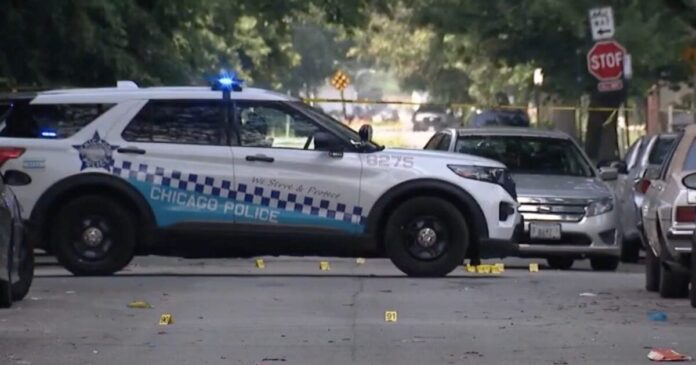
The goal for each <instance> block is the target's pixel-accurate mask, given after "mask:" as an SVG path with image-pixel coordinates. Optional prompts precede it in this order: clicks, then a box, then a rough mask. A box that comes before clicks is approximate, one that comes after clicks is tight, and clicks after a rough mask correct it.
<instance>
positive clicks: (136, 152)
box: [116, 147, 145, 155]
mask: <svg viewBox="0 0 696 365" xmlns="http://www.w3.org/2000/svg"><path fill="white" fill-rule="evenodd" d="M116 151H118V152H119V153H130V154H134V155H144V154H145V150H144V149H141V148H138V147H122V148H119V149H117V150H116Z"/></svg>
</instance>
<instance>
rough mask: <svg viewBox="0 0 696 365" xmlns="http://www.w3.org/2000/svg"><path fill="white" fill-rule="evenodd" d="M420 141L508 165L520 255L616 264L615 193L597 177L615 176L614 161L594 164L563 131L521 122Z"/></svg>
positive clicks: (605, 266)
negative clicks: (519, 223) (520, 225)
mask: <svg viewBox="0 0 696 365" xmlns="http://www.w3.org/2000/svg"><path fill="white" fill-rule="evenodd" d="M426 149H436V150H446V151H453V152H459V153H467V154H473V155H478V156H482V157H487V158H490V159H494V160H498V161H500V162H502V163H504V164H505V165H506V166H507V167H508V169H509V170H510V172H511V173H512V177H513V180H514V181H515V183H516V185H517V194H518V197H517V201H518V202H519V203H520V206H519V211H520V213H521V214H522V216H523V218H524V234H522V235H521V237H520V238H519V241H518V243H519V255H520V256H523V257H543V258H546V259H547V260H548V263H549V266H551V267H553V268H557V269H568V268H570V267H571V266H572V265H573V261H574V260H575V259H579V258H589V259H590V263H591V265H592V268H593V269H594V270H615V269H616V268H617V266H618V263H619V253H620V242H621V231H620V229H618V227H617V224H618V219H617V212H616V209H614V194H613V192H612V190H611V189H610V188H609V187H608V186H607V184H605V183H604V182H603V181H602V180H615V179H616V176H617V172H616V169H611V168H607V169H603V170H600V171H599V172H598V171H596V170H595V169H594V168H593V166H592V165H591V164H590V162H589V160H588V158H587V156H585V154H584V153H583V152H582V150H581V149H580V147H579V146H578V145H577V143H575V142H574V141H573V139H572V138H571V137H570V136H568V135H566V134H564V133H561V132H552V131H540V130H534V129H528V128H477V129H459V130H454V129H448V130H445V131H442V132H440V133H437V134H436V135H435V136H433V137H432V139H431V140H430V142H428V144H427V145H426Z"/></svg>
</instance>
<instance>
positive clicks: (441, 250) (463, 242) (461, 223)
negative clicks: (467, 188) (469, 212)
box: [384, 197, 469, 277]
mask: <svg viewBox="0 0 696 365" xmlns="http://www.w3.org/2000/svg"><path fill="white" fill-rule="evenodd" d="M384 242H385V245H384V246H385V249H386V253H387V255H388V256H389V258H390V259H391V260H392V262H393V263H394V265H395V266H396V267H397V268H399V270H401V271H403V272H404V273H405V274H407V275H409V276H419V277H438V276H445V275H447V274H448V273H450V272H451V271H452V270H454V269H455V268H456V267H457V266H458V265H460V264H462V262H464V255H465V253H466V250H467V248H468V246H469V231H468V229H467V223H466V220H465V219H464V217H463V216H462V214H461V212H460V211H459V210H458V209H457V208H456V207H455V206H454V205H452V204H451V203H449V202H447V201H445V200H444V199H440V198H433V197H423V198H413V199H410V200H408V201H406V202H404V203H402V204H401V205H399V206H398V207H397V208H396V209H395V210H394V212H393V213H392V215H391V216H390V217H389V220H388V221H387V226H386V230H385V235H384Z"/></svg>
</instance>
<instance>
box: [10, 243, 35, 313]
mask: <svg viewBox="0 0 696 365" xmlns="http://www.w3.org/2000/svg"><path fill="white" fill-rule="evenodd" d="M19 235H20V236H19V237H16V238H15V239H19V240H20V245H19V254H18V255H17V256H18V257H19V260H18V265H19V267H18V268H17V272H18V273H19V280H18V281H17V282H16V283H14V284H13V285H12V298H13V299H14V300H22V299H24V297H26V296H27V294H28V293H29V288H30V287H31V283H32V281H33V280H34V248H33V247H32V245H31V241H29V240H27V239H26V237H25V235H24V232H20V233H19Z"/></svg>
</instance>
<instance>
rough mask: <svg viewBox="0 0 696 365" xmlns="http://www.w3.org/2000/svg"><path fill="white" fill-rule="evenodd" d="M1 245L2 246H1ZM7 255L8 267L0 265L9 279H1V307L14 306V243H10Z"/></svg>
mask: <svg viewBox="0 0 696 365" xmlns="http://www.w3.org/2000/svg"><path fill="white" fill-rule="evenodd" d="M0 247H1V246H0ZM7 255H8V256H7V257H8V259H9V261H8V262H9V264H8V265H7V267H0V270H2V271H3V272H4V273H5V275H6V276H7V279H8V281H4V280H2V279H0V308H9V307H10V306H12V284H11V283H12V244H11V243H10V244H9V245H8V250H7Z"/></svg>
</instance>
